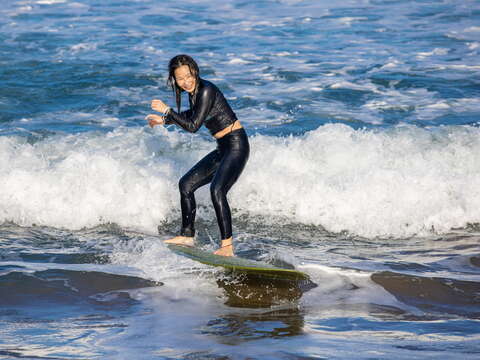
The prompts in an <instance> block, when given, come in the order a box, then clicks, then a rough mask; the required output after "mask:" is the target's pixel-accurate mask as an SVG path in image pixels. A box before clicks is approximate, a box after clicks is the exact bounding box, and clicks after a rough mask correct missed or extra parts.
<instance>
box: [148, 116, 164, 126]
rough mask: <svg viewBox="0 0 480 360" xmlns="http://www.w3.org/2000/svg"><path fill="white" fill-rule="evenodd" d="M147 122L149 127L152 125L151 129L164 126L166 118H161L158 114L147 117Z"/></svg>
mask: <svg viewBox="0 0 480 360" xmlns="http://www.w3.org/2000/svg"><path fill="white" fill-rule="evenodd" d="M145 120H147V121H148V125H150V127H152V128H153V127H154V126H155V125H163V124H165V116H160V115H156V114H150V115H147V117H146V118H145Z"/></svg>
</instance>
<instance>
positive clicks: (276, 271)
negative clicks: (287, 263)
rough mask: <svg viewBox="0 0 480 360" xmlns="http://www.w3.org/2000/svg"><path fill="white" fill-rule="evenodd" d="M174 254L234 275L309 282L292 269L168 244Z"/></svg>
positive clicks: (305, 276) (304, 275) (306, 276)
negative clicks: (240, 274) (221, 268)
mask: <svg viewBox="0 0 480 360" xmlns="http://www.w3.org/2000/svg"><path fill="white" fill-rule="evenodd" d="M168 248H169V249H170V250H172V251H173V252H175V253H176V254H179V255H182V256H185V257H188V258H190V259H192V260H195V261H198V262H200V263H202V264H206V265H210V266H220V267H223V268H225V269H227V270H230V271H232V272H235V273H246V274H250V275H257V276H263V277H268V278H274V279H283V280H310V278H309V276H308V275H307V274H305V273H303V272H301V271H298V270H294V269H284V268H280V267H276V266H273V265H270V264H268V263H266V262H262V261H254V260H248V259H244V258H240V257H236V256H231V257H230V256H220V255H215V254H213V253H211V252H208V251H205V250H201V249H198V248H195V247H190V246H183V245H174V244H168Z"/></svg>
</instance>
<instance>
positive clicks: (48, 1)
mask: <svg viewBox="0 0 480 360" xmlns="http://www.w3.org/2000/svg"><path fill="white" fill-rule="evenodd" d="M66 2H67V0H38V1H37V4H41V5H53V4H62V3H66Z"/></svg>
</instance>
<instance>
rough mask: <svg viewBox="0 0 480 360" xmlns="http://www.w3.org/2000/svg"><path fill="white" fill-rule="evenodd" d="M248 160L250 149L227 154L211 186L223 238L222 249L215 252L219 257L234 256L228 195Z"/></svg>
mask: <svg viewBox="0 0 480 360" xmlns="http://www.w3.org/2000/svg"><path fill="white" fill-rule="evenodd" d="M247 159H248V149H247V150H246V151H232V152H228V153H227V154H225V156H224V157H223V159H222V161H221V163H220V166H219V167H218V170H217V172H216V173H215V176H214V178H213V180H212V184H211V186H210V192H211V196H212V202H213V206H214V208H215V213H216V215H217V220H218V226H219V228H220V234H221V238H222V244H221V247H220V249H219V250H217V251H216V252H215V254H217V255H223V256H233V244H232V241H233V238H232V215H231V212H230V206H229V205H228V201H227V193H228V191H229V190H230V188H231V187H232V186H233V184H234V183H235V182H236V181H237V179H238V177H239V176H240V174H241V173H242V171H243V168H244V167H245V164H246V162H247Z"/></svg>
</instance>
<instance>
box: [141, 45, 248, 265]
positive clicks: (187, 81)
mask: <svg viewBox="0 0 480 360" xmlns="http://www.w3.org/2000/svg"><path fill="white" fill-rule="evenodd" d="M168 71H169V75H168V80H167V84H168V85H170V86H171V87H172V89H173V91H174V93H175V98H176V104H177V111H175V110H173V109H172V108H171V107H169V106H167V105H166V104H165V103H164V102H163V101H162V100H153V101H152V104H151V107H152V109H153V110H155V111H157V112H159V113H163V114H164V115H163V116H160V115H157V114H150V115H148V116H147V117H146V120H148V123H149V125H150V126H151V127H153V126H155V125H164V124H166V125H168V124H175V125H178V126H180V127H181V128H183V129H185V130H187V131H189V132H192V133H194V132H196V131H197V130H198V129H199V128H200V127H201V126H202V125H205V126H206V127H207V129H208V130H209V131H210V133H211V134H212V135H213V137H214V138H215V139H216V141H217V148H216V149H215V150H213V151H212V152H210V153H209V154H207V155H206V156H205V157H204V158H203V159H201V160H200V161H199V162H198V163H197V164H196V165H194V166H193V167H192V168H191V169H190V170H189V171H188V172H187V173H186V174H185V175H184V176H183V177H182V178H181V179H180V181H179V190H180V204H181V209H182V228H181V231H180V235H179V236H176V237H174V238H172V239H169V240H165V243H168V244H180V245H188V246H193V238H194V235H195V227H194V223H195V211H196V203H195V195H194V193H195V191H196V190H197V189H198V188H200V187H201V186H204V185H206V184H208V183H210V194H211V197H212V202H213V206H214V208H215V214H216V216H217V221H218V226H219V228H220V235H221V245H220V248H219V249H218V250H217V251H215V253H214V254H216V255H223V256H233V238H232V216H231V212H230V207H229V205H228V201H227V192H228V191H229V190H230V188H231V187H232V185H233V184H234V183H235V182H236V181H237V179H238V177H239V176H240V174H241V173H242V171H243V168H244V167H245V164H246V162H247V160H248V156H249V153H250V147H249V143H248V138H247V134H246V132H245V130H244V129H243V127H242V125H241V124H240V121H239V120H238V119H237V117H236V115H235V113H234V112H233V110H232V108H231V107H230V105H229V104H228V102H227V100H226V99H225V97H224V96H223V94H222V93H221V91H220V90H219V89H218V88H217V87H216V86H215V85H214V84H212V83H211V82H210V81H207V80H205V79H202V78H200V71H199V68H198V65H197V63H196V62H195V60H193V59H192V58H191V57H190V56H188V55H177V56H175V57H174V58H172V59H171V60H170V63H169V65H168ZM183 91H186V92H187V93H188V99H189V103H190V108H189V109H188V110H186V111H182V112H180V105H181V95H182V92H183Z"/></svg>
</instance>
